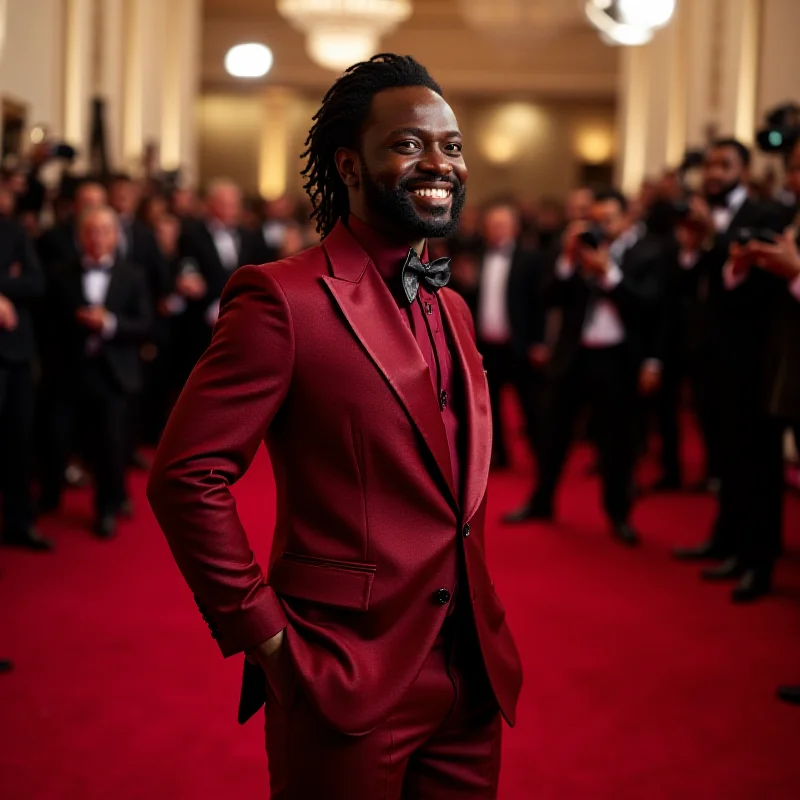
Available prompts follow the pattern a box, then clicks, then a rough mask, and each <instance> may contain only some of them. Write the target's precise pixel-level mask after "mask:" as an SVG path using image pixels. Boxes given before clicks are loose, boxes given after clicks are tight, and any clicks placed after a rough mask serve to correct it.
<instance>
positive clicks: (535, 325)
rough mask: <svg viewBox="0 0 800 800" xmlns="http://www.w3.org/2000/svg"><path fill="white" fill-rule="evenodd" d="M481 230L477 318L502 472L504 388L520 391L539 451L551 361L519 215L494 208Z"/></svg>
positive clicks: (503, 206)
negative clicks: (542, 392) (543, 389)
mask: <svg viewBox="0 0 800 800" xmlns="http://www.w3.org/2000/svg"><path fill="white" fill-rule="evenodd" d="M482 230H483V237H482V244H483V252H482V253H481V254H480V256H479V263H480V267H479V272H478V284H477V289H476V293H475V297H474V300H473V303H474V308H473V313H474V316H475V329H476V334H477V340H478V350H479V351H480V353H481V355H482V356H483V361H484V367H485V368H486V377H487V380H488V383H489V399H490V402H491V405H492V427H493V431H492V442H493V453H492V464H493V466H494V467H497V468H503V467H506V466H507V465H508V451H507V448H506V443H505V435H504V433H503V421H502V420H503V418H502V407H501V402H500V399H501V393H502V389H503V387H504V386H506V385H509V384H510V385H512V386H515V387H516V390H517V393H518V395H519V398H520V403H521V405H522V408H523V412H524V414H525V422H526V427H527V432H528V438H529V441H530V444H531V448H532V450H533V452H534V453H536V452H537V450H538V432H539V424H538V416H537V411H538V404H539V387H540V384H541V369H542V367H543V365H544V363H545V361H546V360H547V350H546V346H545V345H544V304H543V300H542V292H541V280H540V278H541V273H540V268H539V264H538V262H537V259H536V257H535V255H534V254H533V253H531V252H526V251H525V250H523V249H522V248H521V247H520V245H519V242H518V237H519V232H520V219H519V212H518V210H517V209H516V208H515V207H514V206H513V205H511V204H509V203H499V204H497V205H493V206H491V207H489V208H488V209H486V211H485V213H484V217H483V223H482Z"/></svg>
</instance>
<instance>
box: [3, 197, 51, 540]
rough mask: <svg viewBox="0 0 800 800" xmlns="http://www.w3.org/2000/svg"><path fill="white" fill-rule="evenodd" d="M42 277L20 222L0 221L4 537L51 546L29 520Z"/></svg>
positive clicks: (31, 519) (32, 516)
mask: <svg viewBox="0 0 800 800" xmlns="http://www.w3.org/2000/svg"><path fill="white" fill-rule="evenodd" d="M0 191H2V192H5V191H6V190H5V189H0ZM43 294H44V276H43V275H42V270H41V267H40V265H39V261H38V259H37V258H36V254H35V252H34V250H33V247H32V245H31V243H30V241H29V240H28V237H27V236H26V234H25V231H24V229H23V228H22V225H21V224H19V223H18V222H17V221H15V220H13V219H2V220H0V491H2V494H3V514H2V522H3V542H4V543H5V544H13V545H18V546H23V547H28V548H31V549H33V550H50V549H52V547H53V545H52V542H50V541H49V540H48V539H45V538H44V537H43V536H42V535H41V534H40V533H39V532H38V531H37V530H36V529H35V528H34V525H33V522H34V510H33V499H32V496H31V483H32V477H33V474H32V473H33V463H32V452H33V421H34V420H33V409H34V385H33V375H32V369H33V359H34V354H35V349H36V347H35V339H34V334H33V320H32V317H31V311H30V307H31V305H32V304H33V303H34V302H35V301H36V300H38V299H39V298H40V297H41V296H42V295H43Z"/></svg>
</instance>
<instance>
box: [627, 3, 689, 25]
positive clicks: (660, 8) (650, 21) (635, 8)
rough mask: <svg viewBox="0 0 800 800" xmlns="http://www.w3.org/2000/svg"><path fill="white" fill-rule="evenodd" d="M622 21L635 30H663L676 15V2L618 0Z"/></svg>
mask: <svg viewBox="0 0 800 800" xmlns="http://www.w3.org/2000/svg"><path fill="white" fill-rule="evenodd" d="M617 8H618V10H619V16H620V21H621V22H622V23H624V24H625V25H633V27H634V28H650V29H651V30H652V29H655V28H663V27H664V25H666V24H667V23H668V22H669V21H670V20H671V19H672V15H673V14H674V13H675V0H617Z"/></svg>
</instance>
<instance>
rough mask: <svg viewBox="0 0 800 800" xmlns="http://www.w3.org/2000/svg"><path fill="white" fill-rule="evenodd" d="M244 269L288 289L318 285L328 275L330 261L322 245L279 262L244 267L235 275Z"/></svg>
mask: <svg viewBox="0 0 800 800" xmlns="http://www.w3.org/2000/svg"><path fill="white" fill-rule="evenodd" d="M242 269H248V270H255V271H256V272H257V273H259V274H263V275H264V276H265V277H266V278H267V279H269V278H271V279H272V280H274V281H276V282H277V283H279V284H280V285H281V286H283V287H285V288H287V289H290V288H295V287H300V286H304V285H307V284H309V283H317V282H318V279H319V278H320V277H322V276H324V275H328V272H329V271H328V259H327V256H326V255H325V251H324V250H323V248H322V245H315V246H314V247H309V248H308V249H307V250H303V251H302V252H300V253H297V254H296V255H293V256H289V257H288V258H281V259H279V260H278V261H269V262H267V263H265V264H256V265H250V266H248V267H242V268H240V269H238V270H237V271H236V273H234V275H235V274H238V273H239V272H241V271H242Z"/></svg>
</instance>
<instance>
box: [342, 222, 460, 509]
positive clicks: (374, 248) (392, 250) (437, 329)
mask: <svg viewBox="0 0 800 800" xmlns="http://www.w3.org/2000/svg"><path fill="white" fill-rule="evenodd" d="M347 227H348V228H349V229H350V232H351V233H352V234H353V236H354V237H355V238H356V239H357V240H358V243H359V244H360V245H361V246H362V247H363V248H364V250H365V252H366V253H367V255H368V256H369V257H370V258H371V259H372V263H373V264H374V265H375V267H376V268H377V270H378V272H379V273H380V275H381V277H382V278H383V279H384V281H385V282H386V284H387V286H388V287H389V290H390V291H391V293H392V296H393V297H394V298H395V300H396V301H397V305H398V307H399V309H400V311H401V317H402V319H403V321H404V322H405V323H406V325H408V326H409V328H410V329H411V332H412V333H413V334H414V338H415V339H416V341H417V347H419V349H420V352H421V353H422V357H423V358H424V359H425V363H426V364H427V365H428V369H429V370H430V373H431V384H432V388H433V391H434V393H438V394H439V408H440V409H441V410H442V420H443V422H444V427H445V431H446V433H447V443H448V445H449V447H450V463H451V465H452V468H453V484H454V486H455V487H456V490H457V491H458V492H459V493H460V492H461V458H460V455H459V452H460V439H459V433H460V426H459V419H460V416H461V405H462V402H463V391H462V390H461V387H460V386H459V385H457V384H458V383H460V382H459V381H458V380H457V376H456V371H455V370H454V369H453V359H452V356H451V353H450V345H449V343H448V337H447V332H446V330H445V327H444V325H443V323H442V309H441V307H440V306H439V298H438V296H437V295H436V294H435V293H434V292H432V291H431V290H430V289H429V288H428V286H427V284H425V283H424V282H423V281H420V284H419V293H418V295H417V299H416V300H415V301H414V302H413V303H411V304H409V302H408V298H407V297H406V296H405V293H404V292H403V287H402V282H401V280H400V271H401V270H402V268H403V264H404V263H405V260H406V256H407V255H408V245H406V244H401V245H398V244H395V243H393V242H390V241H388V240H387V239H386V238H385V237H383V236H381V235H380V234H379V233H378V232H377V231H375V230H373V229H372V228H370V227H369V226H368V225H367V224H366V223H364V222H362V221H361V220H360V219H358V217H355V216H353V215H352V214H351V215H350V218H349V219H348V222H347ZM420 257H421V258H422V259H423V260H426V259H427V253H422V254H421V256H420ZM425 317H427V321H428V324H427V325H426V323H425ZM428 326H430V333H429V332H428ZM434 348H435V350H436V352H435V354H434ZM437 357H438V358H437Z"/></svg>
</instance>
